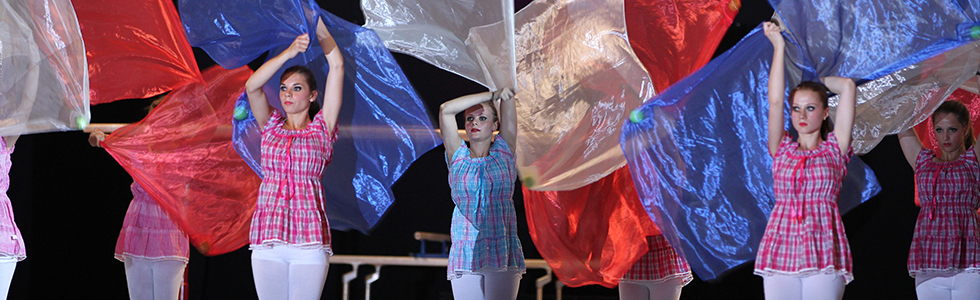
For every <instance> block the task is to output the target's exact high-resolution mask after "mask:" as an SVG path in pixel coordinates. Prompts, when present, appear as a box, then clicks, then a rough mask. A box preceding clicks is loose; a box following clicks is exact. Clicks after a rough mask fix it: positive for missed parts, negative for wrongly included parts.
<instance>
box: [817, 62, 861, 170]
mask: <svg viewBox="0 0 980 300" xmlns="http://www.w3.org/2000/svg"><path fill="white" fill-rule="evenodd" d="M823 84H824V85H826V86H827V88H828V89H830V91H831V92H834V93H835V94H837V95H838V96H839V98H838V103H837V115H836V116H834V135H835V136H837V142H838V144H839V145H838V146H840V153H841V154H844V155H847V149H848V148H849V147H850V146H851V129H852V128H854V105H855V104H854V103H855V102H856V101H857V87H856V86H855V85H854V80H851V79H850V78H844V77H837V76H829V77H824V78H823Z"/></svg>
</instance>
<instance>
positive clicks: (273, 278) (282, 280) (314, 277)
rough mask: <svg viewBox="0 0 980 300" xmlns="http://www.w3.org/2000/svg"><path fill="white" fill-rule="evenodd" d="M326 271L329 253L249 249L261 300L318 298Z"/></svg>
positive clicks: (283, 247)
mask: <svg viewBox="0 0 980 300" xmlns="http://www.w3.org/2000/svg"><path fill="white" fill-rule="evenodd" d="M329 268H330V254H329V253H327V252H324V251H323V250H321V249H296V248H291V247H289V246H275V247H273V248H272V249H259V250H252V277H253V278H254V279H255V291H256V292H257V293H258V295H259V299H262V300H305V299H311V300H313V299H320V294H321V293H323V284H324V282H325V281H326V280H327V270H328V269H329Z"/></svg>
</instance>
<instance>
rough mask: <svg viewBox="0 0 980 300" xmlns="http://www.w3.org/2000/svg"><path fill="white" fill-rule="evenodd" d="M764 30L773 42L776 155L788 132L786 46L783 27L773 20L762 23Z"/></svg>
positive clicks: (772, 109) (772, 143)
mask: <svg viewBox="0 0 980 300" xmlns="http://www.w3.org/2000/svg"><path fill="white" fill-rule="evenodd" d="M762 30H763V32H765V34H766V37H767V38H769V41H770V42H772V48H773V51H772V67H771V68H770V69H769V155H776V149H778V148H779V143H780V142H781V141H782V139H783V135H785V134H786V120H785V117H784V115H783V105H784V104H783V103H784V102H785V99H786V67H785V64H786V62H785V48H786V41H784V40H783V35H782V32H781V29H780V28H779V26H778V25H776V24H774V23H772V22H766V23H764V24H762Z"/></svg>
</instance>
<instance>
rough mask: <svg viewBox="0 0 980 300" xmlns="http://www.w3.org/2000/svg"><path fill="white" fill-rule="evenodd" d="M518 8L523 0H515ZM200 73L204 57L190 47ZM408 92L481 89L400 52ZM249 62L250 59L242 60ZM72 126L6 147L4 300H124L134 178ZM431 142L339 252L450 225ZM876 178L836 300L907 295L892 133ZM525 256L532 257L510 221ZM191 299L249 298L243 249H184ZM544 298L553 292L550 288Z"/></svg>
mask: <svg viewBox="0 0 980 300" xmlns="http://www.w3.org/2000/svg"><path fill="white" fill-rule="evenodd" d="M318 2H320V5H321V7H324V8H326V9H327V10H329V11H331V12H333V13H334V14H337V15H338V16H341V17H342V18H345V19H347V20H348V21H351V22H354V23H356V24H363V23H364V18H363V15H362V13H361V12H360V9H359V6H358V2H357V1H353V0H332V1H326V0H319V1H318ZM517 2H518V3H519V4H518V7H522V6H523V5H525V4H526V3H527V2H528V0H518V1H517ZM742 5H743V6H742V8H741V11H740V13H739V15H738V17H737V18H736V20H735V23H733V24H732V27H731V29H730V30H729V32H728V34H727V35H726V37H725V39H724V40H723V42H722V44H721V46H720V47H719V53H720V52H721V51H724V50H725V49H727V48H728V47H731V46H732V45H734V43H735V42H737V41H738V40H739V39H741V37H742V36H743V35H745V34H746V33H748V31H749V30H751V29H752V28H754V27H755V26H756V25H758V24H759V23H760V22H762V21H763V20H766V19H768V18H769V16H770V15H771V14H772V8H770V7H769V5H768V4H767V3H765V2H764V1H760V0H746V1H742ZM195 54H196V57H197V59H198V63H199V65H200V66H201V67H202V69H203V68H205V67H208V66H210V65H213V64H214V63H213V62H212V61H211V60H210V59H209V58H207V56H206V55H205V54H204V53H203V51H200V50H199V49H195ZM395 56H396V58H397V59H398V62H399V63H400V64H401V66H402V69H403V70H404V71H405V73H406V74H407V75H408V78H409V79H410V80H411V82H412V84H413V86H414V87H415V89H416V91H417V92H418V93H419V94H420V95H421V97H422V98H423V99H424V100H425V102H426V103H427V104H428V108H429V111H430V115H432V116H433V118H434V116H435V114H434V112H436V111H437V110H438V106H439V104H440V103H442V102H443V101H446V100H448V99H451V98H453V97H456V96H460V95H465V94H469V93H473V92H479V91H481V90H483V88H482V87H481V86H479V85H477V84H475V83H472V82H470V81H468V80H465V79H463V78H461V77H458V76H456V75H453V74H451V73H448V72H445V71H442V70H439V69H437V68H435V67H432V66H430V65H428V64H425V63H423V62H420V61H418V60H415V59H413V58H410V57H408V56H405V55H400V54H396V55H395ZM252 66H253V67H256V66H257V65H256V64H255V63H253V64H252ZM147 104H148V103H147V101H145V100H139V99H137V100H126V101H118V102H115V103H110V104H103V105H99V106H95V107H93V108H92V122H99V123H106V122H135V121H138V120H140V119H141V118H142V117H143V116H144V115H145V112H144V110H143V107H144V106H146V105H147ZM86 139H87V134H83V133H80V132H62V133H48V134H38V135H30V136H24V137H21V139H20V140H19V141H18V143H17V149H16V151H15V152H14V154H13V158H12V160H13V169H12V170H11V174H10V176H11V188H10V190H9V192H8V194H9V195H10V198H11V199H12V201H13V206H14V211H15V215H16V217H17V223H18V225H19V226H20V228H21V230H22V232H23V234H24V239H25V241H26V243H27V251H28V259H27V260H25V261H23V262H20V263H19V264H18V266H17V271H16V273H15V275H14V280H13V283H12V286H11V288H10V299H67V298H78V297H81V296H90V297H97V298H100V299H125V298H126V297H127V290H126V279H125V273H124V270H123V265H122V263H120V262H118V261H116V260H115V259H113V257H112V253H113V248H114V245H115V241H116V237H117V235H118V232H119V229H120V227H121V224H122V220H123V215H124V214H125V211H126V208H127V206H128V204H129V201H130V200H131V199H132V195H131V194H130V192H129V184H130V183H131V182H132V179H131V178H130V177H129V176H128V174H126V172H125V171H124V170H123V169H122V168H121V167H119V165H118V164H116V162H115V161H114V160H113V159H112V158H111V157H110V156H109V155H108V154H107V153H106V152H105V151H104V150H102V149H99V148H92V147H89V146H88V143H87V142H86ZM443 152H444V149H443V148H442V147H441V146H440V147H438V148H436V149H434V150H432V151H430V152H429V153H427V154H425V156H423V157H422V158H421V159H420V160H419V161H417V162H416V163H414V164H413V165H412V167H411V168H410V169H409V170H408V171H407V172H406V173H405V175H404V176H403V177H402V179H401V180H400V181H399V182H398V183H397V184H395V186H394V187H393V189H394V192H395V196H396V199H397V201H395V204H394V205H393V206H392V207H391V208H390V209H389V211H388V213H387V215H386V216H385V217H384V219H383V220H382V221H381V222H380V223H379V224H378V225H377V226H376V227H375V228H374V229H373V231H372V232H371V234H370V235H363V234H361V233H358V232H339V231H335V232H333V247H334V250H335V252H336V253H337V254H360V255H407V254H409V253H411V252H417V251H418V242H416V241H415V240H414V239H413V238H412V237H411V234H412V232H414V231H432V232H448V231H449V223H450V215H451V211H452V209H453V204H452V202H451V200H450V196H449V186H448V184H447V182H446V178H447V170H446V167H445V163H444V162H443V159H442V158H441V155H442V153H443ZM862 159H864V161H865V162H867V163H868V164H869V165H870V166H871V167H872V168H873V169H874V171H875V173H876V174H877V175H878V178H879V180H880V182H881V184H882V187H883V190H882V192H881V194H879V195H878V196H876V197H874V198H873V199H871V200H870V201H868V202H867V203H865V204H863V205H861V206H860V207H858V208H856V209H855V210H853V211H851V212H850V213H848V214H847V215H845V216H844V224H845V226H846V230H847V233H848V238H849V239H850V242H851V249H852V251H853V258H854V273H855V277H856V280H855V281H854V282H853V283H851V284H850V285H848V286H847V289H846V292H845V294H844V297H845V299H866V298H875V299H914V297H915V293H914V289H913V280H912V279H911V278H910V277H908V275H907V272H906V269H905V260H906V257H907V255H908V247H909V243H910V241H911V238H912V228H913V227H914V222H915V216H916V214H917V213H918V209H917V208H916V207H915V206H914V204H913V200H912V193H913V190H912V187H913V181H912V170H911V168H909V167H908V165H907V164H906V163H905V161H904V159H903V158H902V155H901V151H900V149H899V146H898V143H897V140H896V139H895V138H894V137H889V138H886V139H885V140H884V141H883V142H882V143H881V144H880V145H879V146H878V147H877V148H876V149H875V150H874V151H872V152H871V153H869V154H868V155H865V156H863V157H862ZM514 202H515V207H516V208H517V213H518V219H519V220H524V203H523V199H522V197H521V193H520V190H517V191H515V194H514ZM519 223H520V225H519V228H518V230H519V231H520V233H521V241H522V243H523V244H524V249H525V257H527V258H540V255H539V254H538V253H537V250H536V249H535V247H534V243H533V242H532V241H531V239H530V237H529V236H528V233H527V232H528V231H527V225H526V223H525V222H523V221H521V222H519ZM191 252H192V255H191V262H190V265H189V273H190V277H189V291H190V298H191V299H255V298H256V296H255V288H254V286H253V284H252V277H251V268H250V266H249V252H248V250H247V247H245V248H242V249H239V250H238V251H235V252H232V253H228V254H224V255H220V256H216V257H205V256H202V255H200V254H198V253H196V251H191ZM371 269H372V268H371V267H363V266H362V267H361V268H360V277H359V278H358V280H355V281H354V282H353V284H352V286H351V299H361V298H363V296H362V295H363V288H364V284H363V278H364V276H365V275H366V274H367V273H369V272H370V270H371ZM350 270H351V267H350V266H347V265H332V266H331V267H330V275H329V277H328V279H327V284H326V287H325V289H324V294H323V299H339V298H340V295H341V279H340V278H341V274H343V273H345V272H348V271H350ZM542 273H543V272H542V271H539V270H529V271H528V274H527V275H525V279H524V280H523V281H522V286H521V291H520V297H519V298H520V299H533V298H534V279H535V278H537V277H539V276H541V275H542ZM372 287H373V288H372V291H371V294H372V296H373V298H374V299H451V298H452V293H451V290H450V284H449V282H448V281H446V278H445V269H443V268H408V267H385V268H384V269H383V271H382V276H381V278H380V280H378V281H377V282H375V283H374V284H373V285H372ZM545 298H554V289H553V284H549V285H548V286H547V287H546V289H545ZM564 298H565V299H616V298H617V293H616V291H615V290H614V289H606V288H603V287H598V286H589V287H581V288H566V289H565V290H564ZM762 298H763V297H762V280H761V278H760V277H757V276H754V275H752V265H751V263H750V264H747V265H743V266H741V267H739V268H736V269H734V270H732V271H731V272H730V273H728V274H726V275H725V276H723V277H721V278H720V279H718V280H715V281H712V282H703V281H700V280H695V281H694V282H692V283H691V284H690V285H688V286H687V287H685V288H684V292H683V296H682V299H762Z"/></svg>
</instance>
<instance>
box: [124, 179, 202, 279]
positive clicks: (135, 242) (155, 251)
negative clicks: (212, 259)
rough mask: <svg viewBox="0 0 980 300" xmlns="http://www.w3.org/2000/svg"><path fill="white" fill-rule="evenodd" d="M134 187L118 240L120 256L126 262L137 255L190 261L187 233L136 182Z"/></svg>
mask: <svg viewBox="0 0 980 300" xmlns="http://www.w3.org/2000/svg"><path fill="white" fill-rule="evenodd" d="M130 190H132V191H133V201H132V202H130V203H129V209H127V210H126V218H125V219H124V220H123V227H122V230H120V231H119V239H117V240H116V253H115V257H116V259H118V260H120V261H126V258H127V257H135V258H142V259H159V260H179V261H183V262H185V263H186V262H188V261H189V258H190V245H189V243H188V241H187V236H185V235H184V232H183V231H181V230H180V228H178V227H177V224H174V222H173V221H171V220H170V217H168V216H167V214H166V213H165V212H163V209H162V208H160V206H159V205H157V203H156V202H155V201H153V199H152V198H150V195H149V194H147V193H146V191H145V190H143V187H142V186H140V185H139V184H138V183H136V182H133V185H132V186H130Z"/></svg>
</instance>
